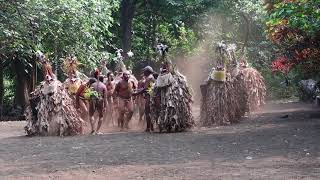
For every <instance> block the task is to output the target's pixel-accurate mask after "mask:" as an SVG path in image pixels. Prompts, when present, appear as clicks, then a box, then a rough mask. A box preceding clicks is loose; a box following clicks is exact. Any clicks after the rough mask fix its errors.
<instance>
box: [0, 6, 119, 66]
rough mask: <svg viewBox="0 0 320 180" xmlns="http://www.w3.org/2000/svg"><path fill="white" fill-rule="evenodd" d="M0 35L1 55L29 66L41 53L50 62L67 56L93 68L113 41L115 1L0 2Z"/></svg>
mask: <svg viewBox="0 0 320 180" xmlns="http://www.w3.org/2000/svg"><path fill="white" fill-rule="evenodd" d="M0 5H1V7H5V9H4V11H3V12H4V13H2V14H1V16H2V18H1V19H2V21H1V22H0V23H1V26H0V27H1V29H0V32H2V33H1V34H0V38H1V44H4V45H5V46H4V47H5V49H1V50H2V51H1V52H2V53H3V54H6V55H7V56H8V57H10V56H13V55H15V56H18V57H17V58H19V59H21V60H24V61H25V62H30V61H31V60H32V59H34V53H35V51H37V50H41V51H43V52H45V53H47V54H48V55H49V57H50V58H51V59H52V60H53V61H58V60H59V58H61V57H63V56H65V55H66V54H68V53H73V54H76V55H77V56H78V57H79V59H80V60H81V61H82V62H84V63H85V64H87V65H91V66H93V65H94V63H95V62H96V61H97V60H99V59H100V58H101V57H102V56H104V54H105V53H106V52H107V45H108V44H110V42H109V41H108V40H109V38H111V37H112V34H111V32H110V31H109V29H110V28H111V27H112V26H113V23H114V20H113V18H112V16H111V15H112V12H113V11H115V10H117V9H118V6H119V3H118V1H111V0H110V1H96V0H61V1H44V0H30V1H22V2H15V3H14V2H11V1H10V2H7V1H1V2H0Z"/></svg>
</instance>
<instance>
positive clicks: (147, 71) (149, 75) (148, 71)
mask: <svg viewBox="0 0 320 180" xmlns="http://www.w3.org/2000/svg"><path fill="white" fill-rule="evenodd" d="M153 73H154V71H153V69H152V68H151V67H150V66H147V67H145V68H144V69H143V74H144V77H145V83H144V87H143V88H142V89H140V90H139V91H138V92H137V93H134V95H140V94H144V97H145V118H146V121H147V129H146V132H151V131H153V123H152V121H151V116H150V113H151V112H150V103H151V102H150V98H151V97H150V93H149V92H150V90H151V87H152V85H153V84H154V82H155V78H154V76H153Z"/></svg>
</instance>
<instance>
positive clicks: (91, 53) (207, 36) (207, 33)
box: [0, 0, 320, 116]
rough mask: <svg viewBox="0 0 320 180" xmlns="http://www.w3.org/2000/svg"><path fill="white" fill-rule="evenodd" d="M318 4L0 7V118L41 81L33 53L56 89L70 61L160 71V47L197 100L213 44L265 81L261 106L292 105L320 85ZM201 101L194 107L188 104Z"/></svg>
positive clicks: (57, 2) (29, 2)
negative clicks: (49, 66) (52, 75)
mask: <svg viewBox="0 0 320 180" xmlns="http://www.w3.org/2000/svg"><path fill="white" fill-rule="evenodd" d="M319 4H320V1H319V0H264V1H260V0H236V1H234V0H122V1H121V0H54V1H52V0H10V1H8V0H0V7H1V9H0V116H19V115H21V114H22V112H23V109H24V107H25V106H26V104H27V100H28V96H29V93H30V92H32V91H33V90H34V88H35V86H36V85H37V84H38V83H39V82H40V81H41V80H42V79H41V78H42V74H41V73H42V71H41V68H40V65H38V63H37V62H36V57H35V52H36V51H42V52H45V53H46V54H47V55H48V57H49V58H50V60H51V62H52V63H53V65H54V69H55V71H56V74H57V75H58V78H59V80H64V79H65V75H64V73H63V71H62V68H61V67H62V63H63V59H64V57H66V56H67V55H69V54H74V55H75V56H76V57H77V58H78V59H79V60H80V61H81V62H82V63H83V64H84V66H83V67H82V69H81V71H82V72H84V73H86V74H89V72H90V71H91V70H93V69H94V68H96V67H97V66H98V65H99V62H100V61H101V59H107V60H108V62H109V65H108V68H109V69H114V67H115V63H116V62H115V60H116V58H115V56H116V50H117V49H118V48H119V49H120V48H121V49H123V51H124V55H126V52H129V51H132V52H133V53H134V56H133V57H128V56H125V64H126V65H127V66H128V67H130V68H132V70H133V72H134V74H136V76H137V77H139V74H140V71H141V68H143V67H144V66H146V65H151V66H153V67H154V68H155V70H158V69H159V63H158V61H159V57H158V56H157V52H156V45H157V44H158V43H164V44H167V45H168V46H169V47H170V49H169V57H170V58H171V59H172V60H173V61H174V62H175V63H176V64H177V66H178V68H179V70H180V71H182V73H183V74H185V75H186V76H187V77H188V79H189V81H190V82H191V84H192V86H193V89H194V92H195V95H196V97H199V96H197V95H198V94H199V90H198V88H199V85H200V84H201V82H202V81H204V80H205V79H206V78H207V76H208V73H209V71H210V69H211V67H212V66H211V64H212V63H213V62H214V60H215V57H216V55H215V51H214V49H215V45H216V43H217V42H220V41H221V40H225V41H226V42H228V43H235V44H236V45H237V49H238V51H237V53H238V57H239V58H241V59H246V60H247V61H248V62H249V64H251V65H252V66H253V67H255V68H257V69H258V70H259V71H260V72H261V73H262V74H263V76H264V78H265V81H266V84H267V88H268V98H269V99H280V98H294V97H298V96H299V92H298V90H299V88H298V87H297V85H298V82H299V81H300V80H302V79H309V78H313V79H315V80H319V75H318V74H319V73H318V72H319V67H320V63H319V62H320V61H319V59H320V8H319ZM197 99H198V101H199V98H196V100H197Z"/></svg>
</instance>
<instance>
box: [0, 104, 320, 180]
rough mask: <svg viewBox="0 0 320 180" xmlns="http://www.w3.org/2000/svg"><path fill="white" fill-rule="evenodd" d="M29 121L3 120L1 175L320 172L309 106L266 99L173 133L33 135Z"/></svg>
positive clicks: (319, 146)
mask: <svg viewBox="0 0 320 180" xmlns="http://www.w3.org/2000/svg"><path fill="white" fill-rule="evenodd" d="M198 112H199V111H198V110H197V109H196V111H195V116H196V117H198V114H197V113H198ZM285 115H288V117H283V116H285ZM24 125H25V122H2V123H0V177H1V178H0V179H30V180H31V179H32V180H33V179H78V180H80V179H116V180H121V179H161V180H162V179H163V180H167V179H174V180H180V179H190V180H191V179H192V180H193V179H204V180H208V179H245V180H247V179H320V141H319V137H320V111H319V108H318V109H317V108H316V107H312V105H306V104H301V103H286V104H276V103H269V104H267V105H266V106H265V107H264V108H263V110H261V111H260V112H257V113H254V114H251V115H250V116H249V117H247V118H245V119H244V120H243V121H242V122H241V123H239V124H234V125H231V126H224V127H215V128H195V129H193V130H192V131H190V132H185V133H176V134H158V133H154V134H147V133H143V132H141V130H139V129H138V128H133V130H131V131H130V132H118V130H117V129H113V130H112V131H110V129H105V134H103V135H95V136H93V135H82V136H76V137H62V138H61V137H32V138H30V137H25V136H24V132H23V126H24Z"/></svg>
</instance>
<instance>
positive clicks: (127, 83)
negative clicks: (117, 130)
mask: <svg viewBox="0 0 320 180" xmlns="http://www.w3.org/2000/svg"><path fill="white" fill-rule="evenodd" d="M135 89H136V84H135V83H134V81H133V80H131V79H130V73H129V72H128V71H124V72H123V75H122V80H121V81H119V82H118V83H117V84H116V88H115V93H116V96H117V97H118V101H119V105H118V106H119V107H118V111H119V118H118V123H119V124H120V127H121V129H123V128H126V129H128V128H129V127H128V124H129V121H130V120H131V118H132V115H133V100H132V94H133V91H134V90H135ZM125 114H127V116H126V118H125Z"/></svg>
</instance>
